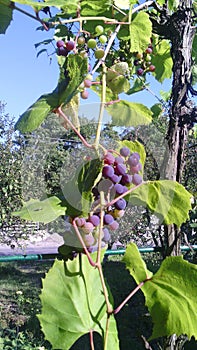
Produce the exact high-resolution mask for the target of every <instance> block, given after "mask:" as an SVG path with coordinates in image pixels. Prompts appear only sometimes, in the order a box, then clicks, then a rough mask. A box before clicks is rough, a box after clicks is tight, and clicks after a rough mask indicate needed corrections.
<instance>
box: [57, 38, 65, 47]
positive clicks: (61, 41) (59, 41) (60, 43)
mask: <svg viewBox="0 0 197 350" xmlns="http://www.w3.org/2000/svg"><path fill="white" fill-rule="evenodd" d="M64 45H65V42H64V41H63V40H58V41H57V42H56V46H57V47H58V48H60V47H62V46H64Z"/></svg>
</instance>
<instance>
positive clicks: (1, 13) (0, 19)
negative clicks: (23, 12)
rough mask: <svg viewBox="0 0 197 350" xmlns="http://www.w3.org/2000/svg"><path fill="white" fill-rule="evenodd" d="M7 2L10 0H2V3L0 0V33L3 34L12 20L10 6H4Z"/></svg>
mask: <svg viewBox="0 0 197 350" xmlns="http://www.w3.org/2000/svg"><path fill="white" fill-rule="evenodd" d="M4 3H5V4H4ZM9 3H10V1H3V4H2V1H0V34H5V32H6V30H7V28H8V27H9V25H10V22H11V21H12V12H13V10H12V9H11V8H10V7H6V6H5V5H6V4H9Z"/></svg>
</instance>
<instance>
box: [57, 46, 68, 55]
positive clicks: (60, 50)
mask: <svg viewBox="0 0 197 350" xmlns="http://www.w3.org/2000/svg"><path fill="white" fill-rule="evenodd" d="M57 54H58V55H59V56H65V57H66V56H67V55H68V50H67V49H66V48H65V47H63V46H60V47H59V48H58V50H57Z"/></svg>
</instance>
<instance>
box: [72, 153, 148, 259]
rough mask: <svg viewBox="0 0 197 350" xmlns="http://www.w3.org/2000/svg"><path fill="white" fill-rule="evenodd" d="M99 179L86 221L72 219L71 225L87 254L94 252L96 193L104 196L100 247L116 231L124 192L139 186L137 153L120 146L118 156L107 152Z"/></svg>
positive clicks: (97, 218) (98, 214)
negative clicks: (81, 239) (79, 237)
mask: <svg viewBox="0 0 197 350" xmlns="http://www.w3.org/2000/svg"><path fill="white" fill-rule="evenodd" d="M103 163H104V164H103V169H102V177H101V179H100V181H99V182H98V184H97V185H96V187H94V188H93V194H94V202H93V205H92V210H91V214H90V215H89V217H88V218H76V219H75V222H76V225H77V226H78V228H79V231H80V232H81V235H82V237H83V240H84V243H85V245H86V246H87V248H88V249H89V251H90V252H92V251H94V250H96V249H97V246H98V242H97V240H98V236H99V230H100V229H99V227H100V223H101V222H100V221H101V211H100V193H101V192H103V193H104V199H105V203H106V205H105V210H104V215H103V223H102V226H103V229H102V237H101V238H102V246H104V245H106V244H107V243H108V242H109V241H110V239H111V234H110V231H115V230H117V229H118V228H119V222H118V220H119V219H120V218H121V217H122V216H123V215H124V213H125V209H126V206H127V201H126V200H125V199H124V193H126V192H127V191H128V190H129V189H130V188H131V187H132V186H137V185H140V184H141V183H142V177H141V175H140V172H141V170H142V164H141V163H140V155H139V154H138V153H137V152H133V153H131V152H130V150H129V148H127V147H122V148H121V149H120V153H119V155H118V156H116V157H115V156H114V155H113V154H112V153H111V152H109V151H108V152H107V153H106V154H105V155H104V157H103Z"/></svg>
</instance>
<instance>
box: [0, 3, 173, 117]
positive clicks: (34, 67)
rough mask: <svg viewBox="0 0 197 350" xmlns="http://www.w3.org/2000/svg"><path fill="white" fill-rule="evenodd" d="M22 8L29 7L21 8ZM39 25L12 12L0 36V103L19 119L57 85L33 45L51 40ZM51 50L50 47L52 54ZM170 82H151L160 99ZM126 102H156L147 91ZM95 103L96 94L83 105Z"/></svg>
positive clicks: (53, 65) (51, 65)
mask: <svg viewBox="0 0 197 350" xmlns="http://www.w3.org/2000/svg"><path fill="white" fill-rule="evenodd" d="M21 7H22V8H24V9H26V10H27V9H28V10H29V7H26V6H21ZM38 26H39V23H38V22H36V21H35V20H33V19H31V18H29V17H27V16H24V15H23V14H22V13H20V12H18V11H14V16H13V21H12V22H11V25H10V26H9V28H8V29H7V31H6V34H5V35H0V100H1V101H2V102H4V103H6V112H7V113H9V114H10V115H11V116H14V117H15V118H16V119H18V117H19V115H20V114H22V113H23V112H24V111H25V110H26V109H27V108H28V107H29V106H30V105H31V104H32V103H33V102H35V101H36V100H37V99H38V98H39V97H40V96H41V95H42V94H44V93H48V92H51V91H52V90H53V89H54V88H55V87H56V85H57V80H58V74H59V73H58V65H57V62H56V58H55V55H54V56H51V57H52V60H50V59H49V57H48V56H47V55H46V54H45V53H44V54H41V55H40V56H39V57H38V58H37V57H36V54H37V50H36V49H35V46H34V45H35V44H36V43H38V42H40V41H42V40H45V39H50V38H52V36H53V31H52V30H50V31H49V32H46V31H43V32H42V31H38V30H36V28H37V27H38ZM52 51H53V48H52V46H51V52H52ZM169 88H170V83H169V81H165V82H164V84H162V85H161V84H158V83H157V82H155V80H154V79H151V90H152V91H153V92H154V93H155V94H156V95H158V96H159V91H160V90H161V89H163V90H165V91H168V89H169ZM127 99H129V100H130V101H135V102H141V103H144V104H146V105H147V106H151V105H153V104H154V103H156V102H157V100H156V99H155V98H154V97H153V96H152V95H151V94H150V93H148V92H141V93H138V94H134V95H132V96H130V97H129V98H128V96H127ZM94 102H98V98H97V97H96V96H95V94H93V93H91V94H90V98H89V99H88V100H87V101H82V103H87V104H88V105H89V104H90V103H94Z"/></svg>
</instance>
